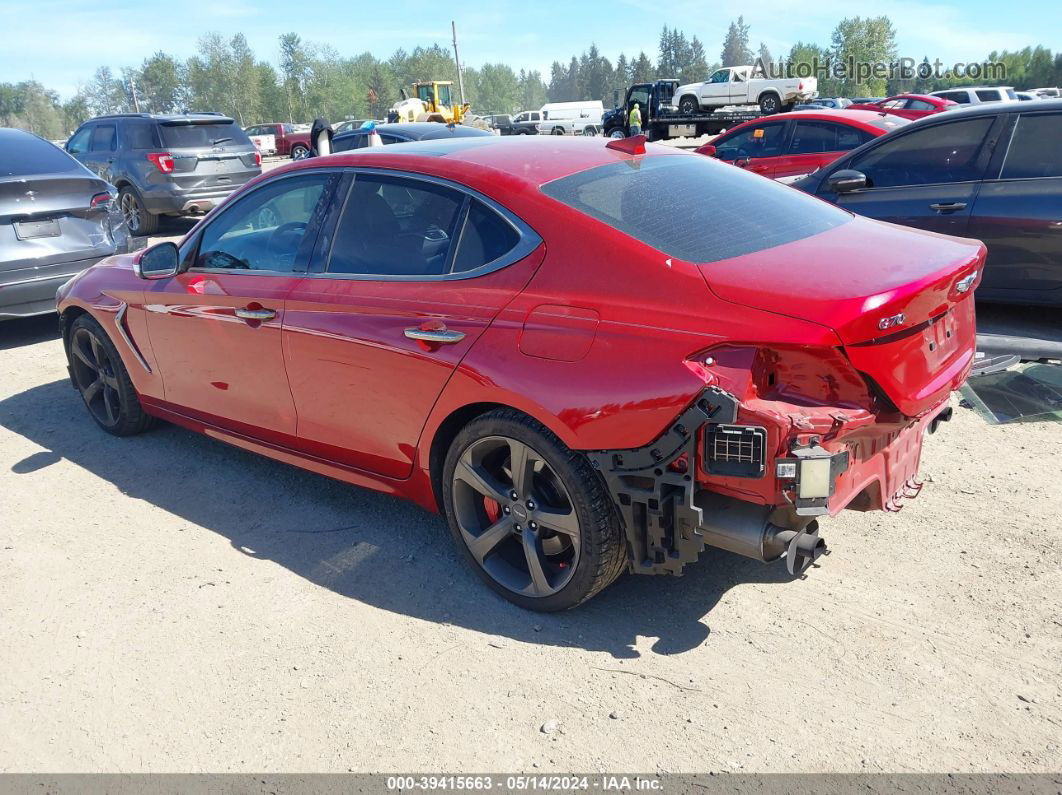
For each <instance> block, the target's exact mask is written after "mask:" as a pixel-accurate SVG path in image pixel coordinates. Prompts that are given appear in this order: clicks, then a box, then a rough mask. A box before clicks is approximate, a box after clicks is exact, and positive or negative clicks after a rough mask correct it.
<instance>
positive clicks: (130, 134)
mask: <svg viewBox="0 0 1062 795" xmlns="http://www.w3.org/2000/svg"><path fill="white" fill-rule="evenodd" d="M123 126H124V128H125V147H126V148H127V149H158V148H159V147H160V146H161V144H160V143H159V133H158V129H157V128H156V126H155V125H154V124H153V123H152V122H149V121H127V122H125V123H124V124H123Z"/></svg>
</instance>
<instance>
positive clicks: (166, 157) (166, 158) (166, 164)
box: [147, 152, 173, 174]
mask: <svg viewBox="0 0 1062 795" xmlns="http://www.w3.org/2000/svg"><path fill="white" fill-rule="evenodd" d="M147 159H148V160H150V161H151V162H152V163H154V164H155V168H157V169H158V170H159V171H161V172H162V173H163V174H169V173H170V172H171V171H173V155H171V154H170V153H169V152H148V156H147Z"/></svg>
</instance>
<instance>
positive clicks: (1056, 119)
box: [1000, 113, 1062, 179]
mask: <svg viewBox="0 0 1062 795" xmlns="http://www.w3.org/2000/svg"><path fill="white" fill-rule="evenodd" d="M1060 139H1062V113H1044V114H1042V115H1041V114H1036V115H1031V114H1025V113H1023V114H1022V115H1021V117H1020V118H1019V119H1018V125H1017V127H1015V128H1014V133H1013V135H1011V138H1010V147H1009V148H1008V149H1007V159H1006V161H1005V162H1004V163H1003V172H1002V173H1001V174H1000V178H1001V179H1035V178H1038V177H1062V146H1059V140H1060Z"/></svg>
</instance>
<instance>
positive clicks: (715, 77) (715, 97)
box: [674, 66, 819, 116]
mask: <svg viewBox="0 0 1062 795" xmlns="http://www.w3.org/2000/svg"><path fill="white" fill-rule="evenodd" d="M756 74H757V72H756V71H755V69H754V67H752V66H727V67H724V68H722V69H718V70H716V71H715V72H713V73H712V76H711V77H709V78H708V79H707V80H705V81H704V82H703V83H690V84H689V85H685V86H679V87H678V88H677V89H675V99H674V103H675V107H676V108H678V112H679V113H681V114H683V115H685V116H691V115H693V114H695V113H700V112H702V111H707V112H709V113H711V112H712V111H713V110H714V109H715V108H721V107H724V106H726V105H759V106H760V110H761V111H762V112H763V113H765V114H770V113H778V112H779V111H781V110H782V109H783V108H789V107H792V106H793V105H795V104H796V103H798V102H806V101H808V100H809V99H814V98H815V97H817V96H818V95H819V92H818V82H817V81H816V80H815V78H814V77H804V78H798V77H792V78H779V79H777V80H775V79H771V78H767V77H756ZM759 74H762V72H761V73H759Z"/></svg>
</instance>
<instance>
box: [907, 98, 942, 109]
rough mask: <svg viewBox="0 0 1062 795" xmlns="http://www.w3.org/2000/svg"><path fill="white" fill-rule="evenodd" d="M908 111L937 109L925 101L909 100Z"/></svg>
mask: <svg viewBox="0 0 1062 795" xmlns="http://www.w3.org/2000/svg"><path fill="white" fill-rule="evenodd" d="M907 109H908V110H936V107H935V106H934V105H933V104H932V103H930V102H926V101H925V100H924V99H909V100H907Z"/></svg>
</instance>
